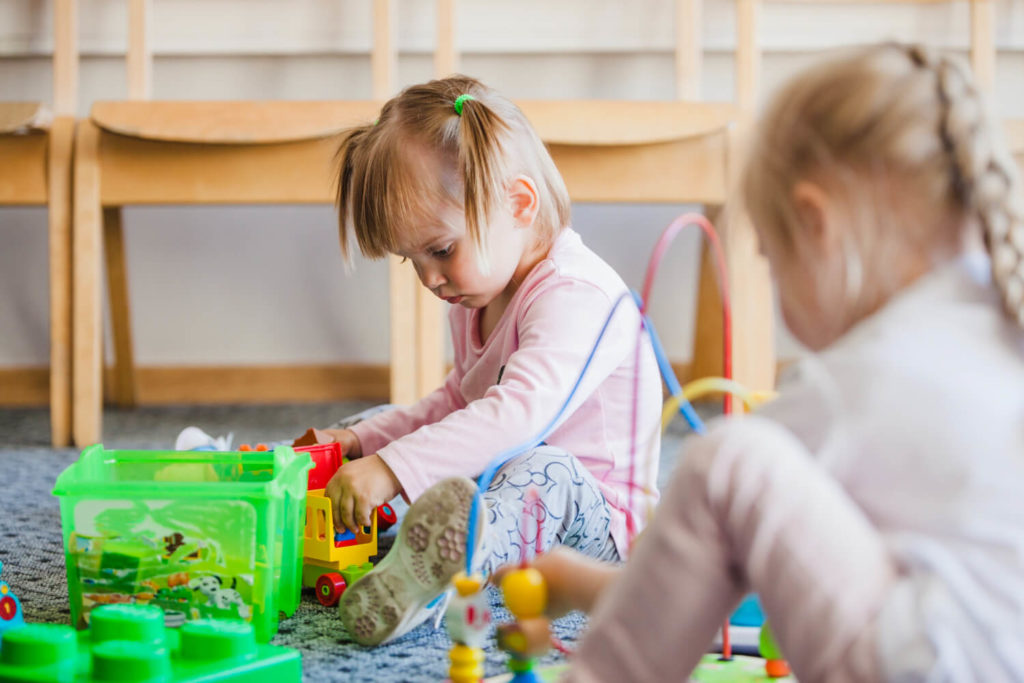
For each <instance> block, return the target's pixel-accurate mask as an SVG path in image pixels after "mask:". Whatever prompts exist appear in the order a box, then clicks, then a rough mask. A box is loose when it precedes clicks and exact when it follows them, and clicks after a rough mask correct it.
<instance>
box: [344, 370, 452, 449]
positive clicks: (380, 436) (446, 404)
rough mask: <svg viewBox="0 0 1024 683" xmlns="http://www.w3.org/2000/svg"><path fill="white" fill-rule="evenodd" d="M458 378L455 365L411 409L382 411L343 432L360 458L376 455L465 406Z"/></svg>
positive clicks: (409, 407) (401, 408)
mask: <svg viewBox="0 0 1024 683" xmlns="http://www.w3.org/2000/svg"><path fill="white" fill-rule="evenodd" d="M461 377H462V376H461V373H460V372H459V368H458V364H456V367H455V368H454V369H453V370H452V371H451V372H449V373H448V376H447V377H446V378H445V381H444V384H442V385H441V386H440V387H438V388H437V389H435V390H434V391H432V392H431V393H430V394H428V395H426V396H424V397H423V398H422V399H420V400H419V401H417V402H416V403H414V404H412V405H411V406H402V407H399V408H395V409H394V410H386V411H384V412H381V413H378V414H376V415H374V416H373V417H371V418H370V419H368V420H363V421H362V422H359V423H357V424H355V425H353V426H352V427H351V428H350V429H349V430H347V431H350V432H351V433H352V434H354V435H355V437H356V439H358V442H359V453H360V455H370V454H373V453H376V452H377V451H379V450H380V449H381V448H383V447H384V446H386V445H388V444H389V443H391V442H392V441H396V440H398V439H401V438H402V437H403V436H406V435H407V434H411V433H413V432H415V431H416V430H417V429H419V428H420V427H423V426H424V425H428V424H432V423H434V422H437V421H439V420H441V419H443V418H444V417H445V416H446V415H448V414H450V413H451V412H452V411H454V410H458V409H459V408H461V407H463V406H465V401H464V400H463V399H462V394H461V393H460V391H459V384H460V383H461V381H462V380H461ZM343 431H346V430H343ZM343 445H344V444H343Z"/></svg>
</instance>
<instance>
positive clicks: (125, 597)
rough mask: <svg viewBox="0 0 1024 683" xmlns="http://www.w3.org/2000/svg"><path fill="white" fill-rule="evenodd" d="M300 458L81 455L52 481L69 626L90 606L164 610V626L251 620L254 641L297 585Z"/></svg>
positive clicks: (288, 609) (304, 463)
mask: <svg viewBox="0 0 1024 683" xmlns="http://www.w3.org/2000/svg"><path fill="white" fill-rule="evenodd" d="M311 468H312V461H311V459H310V457H309V455H308V454H306V453H295V452H294V451H293V450H292V449H291V448H289V447H287V446H281V447H278V448H276V449H274V450H273V451H265V452H259V451H257V452H245V453H242V452H218V451H129V450H105V449H104V448H103V446H102V445H96V446H91V447H89V448H87V449H86V450H84V451H83V452H82V455H81V456H80V457H79V459H78V461H77V462H76V463H74V464H73V465H71V466H70V467H68V468H67V469H66V470H64V472H62V473H61V475H60V476H59V477H58V478H57V484H56V486H55V488H54V494H55V495H57V496H58V497H59V498H60V513H61V525H62V527H63V531H64V554H65V560H66V563H67V574H68V597H69V599H70V601H71V621H72V624H73V625H75V626H76V627H78V628H85V627H86V626H88V625H89V613H90V610H91V609H92V608H93V607H95V606H99V605H105V604H118V603H135V604H151V605H156V606H157V607H160V608H162V609H163V610H164V615H165V622H166V624H167V625H168V626H180V625H181V624H183V623H184V622H185V621H190V620H193V619H202V618H232V619H237V618H242V619H245V620H247V621H251V622H252V625H253V628H254V630H255V632H256V638H257V640H259V641H260V642H267V641H269V640H270V638H271V637H272V636H273V635H274V633H276V632H277V622H278V619H279V614H280V613H281V612H283V613H284V614H285V615H288V616H290V615H291V614H293V613H294V612H295V608H296V607H297V606H298V603H299V592H300V590H301V587H302V537H303V525H304V520H303V515H304V514H305V500H306V487H307V476H308V475H307V472H308V471H309V470H310V469H311Z"/></svg>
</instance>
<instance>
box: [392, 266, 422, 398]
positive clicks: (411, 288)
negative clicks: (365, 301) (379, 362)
mask: <svg viewBox="0 0 1024 683" xmlns="http://www.w3.org/2000/svg"><path fill="white" fill-rule="evenodd" d="M388 279H389V283H390V294H389V302H390V307H391V402H392V403H397V404H400V405H409V404H411V403H413V402H415V401H416V399H417V398H418V395H417V391H416V347H415V346H414V344H415V339H416V273H415V271H414V270H413V269H412V266H410V265H409V264H404V265H403V264H402V263H401V261H400V259H398V257H396V256H391V257H389V258H388Z"/></svg>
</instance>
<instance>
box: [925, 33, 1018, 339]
mask: <svg viewBox="0 0 1024 683" xmlns="http://www.w3.org/2000/svg"><path fill="white" fill-rule="evenodd" d="M909 52H910V57H911V59H912V60H913V61H914V63H915V64H917V65H919V66H921V67H924V68H928V69H931V70H933V71H934V72H935V74H936V77H937V80H938V96H939V101H940V104H941V106H942V108H943V109H942V115H941V116H940V131H939V134H940V136H941V138H942V141H943V145H944V146H945V149H946V151H947V152H948V154H949V157H950V161H951V163H952V179H951V184H952V189H953V193H954V195H955V196H956V197H957V199H959V200H960V201H961V203H962V205H963V207H964V209H965V210H966V211H967V213H968V214H969V215H973V216H975V217H976V218H977V220H978V222H979V223H980V225H981V228H982V231H983V235H984V238H985V244H986V246H987V248H988V252H989V255H990V257H991V259H992V277H993V280H994V281H995V284H996V286H997V287H998V288H999V292H1000V294H1001V296H1002V300H1003V305H1004V306H1005V308H1006V311H1007V312H1008V313H1009V314H1010V315H1011V316H1012V317H1013V319H1014V320H1016V321H1017V323H1018V324H1020V325H1021V326H1024V206H1022V204H1021V185H1020V177H1019V173H1018V170H1017V165H1016V163H1015V161H1014V159H1013V157H1012V155H1011V154H1010V151H1009V148H1008V146H1007V145H1006V143H1005V142H1004V141H1003V139H1002V135H1001V131H1000V130H999V128H998V127H997V126H996V124H995V122H994V121H993V119H992V117H991V115H990V114H989V112H988V111H987V108H986V106H985V103H984V102H983V100H982V98H981V96H980V94H979V93H978V89H977V87H976V86H975V85H974V82H973V79H972V78H971V76H970V75H969V74H968V73H967V71H966V70H965V69H963V68H962V67H961V66H960V65H959V64H957V63H956V62H954V61H953V60H951V59H949V58H946V57H934V56H932V55H931V54H929V53H927V52H926V51H924V50H923V49H921V48H919V47H911V48H909Z"/></svg>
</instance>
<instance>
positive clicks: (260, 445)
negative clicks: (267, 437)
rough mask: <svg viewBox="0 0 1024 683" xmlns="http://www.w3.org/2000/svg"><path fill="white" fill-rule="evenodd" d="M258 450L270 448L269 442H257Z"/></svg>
mask: <svg viewBox="0 0 1024 683" xmlns="http://www.w3.org/2000/svg"><path fill="white" fill-rule="evenodd" d="M256 450H257V451H261V452H262V451H266V450H269V449H268V448H267V444H265V443H258V444H256Z"/></svg>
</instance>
